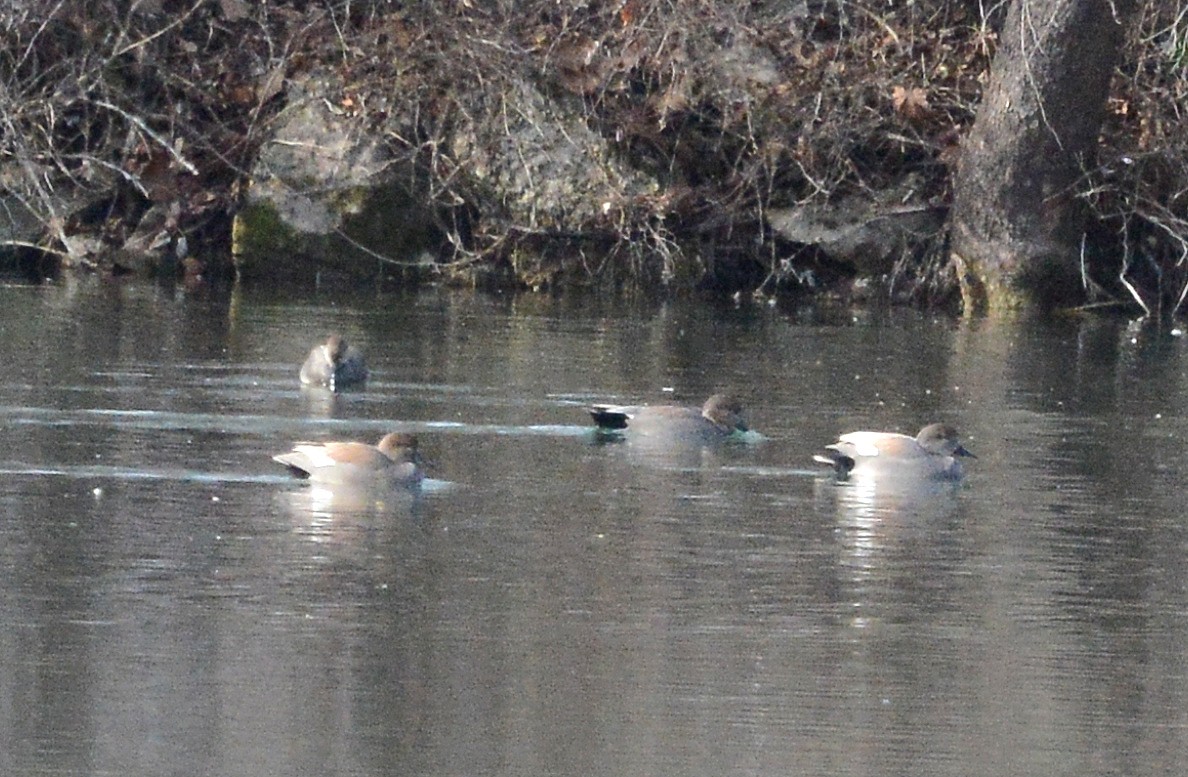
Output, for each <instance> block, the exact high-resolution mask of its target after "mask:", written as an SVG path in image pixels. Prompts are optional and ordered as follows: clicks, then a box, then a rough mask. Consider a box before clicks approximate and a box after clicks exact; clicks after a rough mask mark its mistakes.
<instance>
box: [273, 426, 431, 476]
mask: <svg viewBox="0 0 1188 777" xmlns="http://www.w3.org/2000/svg"><path fill="white" fill-rule="evenodd" d="M272 460H273V461H275V462H277V463H278V464H283V465H284V466H285V467H287V468H288V469H289V471H290V472H291V473H292V474H294V475H296V476H297V477H300V478H304V479H307V480H309V481H310V482H311V483H315V484H318V485H325V486H403V487H409V488H419V487H420V485H421V482H422V481H423V480H424V479H425V473H424V471H423V470H422V469H421V466H422V464H423V462H424V460H423V459H422V457H421V453H420V450H419V449H418V447H417V438H416V435H413V434H409V433H407V432H392V433H391V434H387V435H384V437H383V438H382V439H380V441H379V442H378V443H377V444H376V445H368V444H367V443H362V442H299V443H296V444H295V445H294V446H293V449H292V450H290V451H289V452H287V453H281V454H277V455H276V456H273V457H272Z"/></svg>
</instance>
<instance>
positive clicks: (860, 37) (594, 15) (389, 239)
mask: <svg viewBox="0 0 1188 777" xmlns="http://www.w3.org/2000/svg"><path fill="white" fill-rule="evenodd" d="M30 5H31V7H30V8H27V9H8V10H5V11H3V12H2V13H3V14H5V15H6V16H7V17H8V18H6V19H5V20H4V21H5V22H6V23H5V24H4V25H3V29H4V30H6V33H5V35H6V36H7V38H8V39H7V40H6V43H7V44H8V45H7V46H6V47H5V48H6V50H7V51H9V52H10V53H9V54H7V55H4V62H3V64H2V68H3V70H4V72H5V74H6V77H7V80H8V82H9V83H10V84H11V85H12V86H11V88H10V90H9V92H8V93H7V96H6V98H5V102H4V103H3V104H0V118H3V119H4V121H5V126H6V127H7V128H8V131H7V132H6V133H5V141H4V143H5V146H6V159H5V160H4V161H3V162H0V176H2V178H3V183H4V187H5V192H6V193H5V194H4V205H5V206H6V208H5V210H6V212H7V213H8V214H9V219H8V223H7V225H4V226H3V230H4V233H3V235H0V238H3V242H4V243H6V244H7V245H8V246H9V249H8V251H7V253H6V259H5V261H6V262H7V263H11V264H20V265H21V266H24V267H28V268H33V269H34V270H36V271H38V272H48V271H56V270H59V269H63V268H65V269H69V270H76V269H77V270H95V271H101V272H132V273H165V274H174V273H177V274H187V275H188V276H191V277H192V276H196V275H197V276H201V275H204V274H205V275H209V274H215V275H228V274H232V273H239V274H240V275H241V276H242V277H243V278H244V279H245V280H246V281H247V282H252V279H264V280H266V281H267V280H268V279H275V278H277V277H289V276H298V275H311V276H312V275H315V274H321V275H337V276H343V277H347V278H354V279H359V280H373V279H377V278H388V279H391V280H393V281H396V282H401V283H416V282H418V281H421V280H424V279H433V280H436V281H440V282H447V283H458V284H466V285H472V286H484V287H495V288H522V289H539V290H544V289H556V288H568V287H573V286H591V287H597V288H600V289H623V288H636V289H639V288H642V289H653V290H654V289H657V288H661V289H707V290H712V291H715V292H720V293H725V294H747V295H750V294H758V295H760V296H764V297H781V298H784V297H800V296H806V295H814V296H818V295H829V296H836V297H842V298H847V299H848V298H866V297H870V296H877V297H883V298H891V299H894V300H896V301H900V302H914V303H923V304H938V303H944V302H945V301H949V300H953V299H954V296H955V294H956V290H957V285H956V277H955V273H954V272H953V270H952V268H951V267H950V265H949V262H948V257H947V253H946V251H947V245H946V229H945V226H946V216H947V209H948V204H949V200H950V179H951V175H952V172H953V170H954V167H955V165H956V163H957V160H958V158H959V154H960V144H961V139H962V137H963V136H964V133H965V132H966V130H967V129H968V127H969V126H970V124H971V123H972V121H973V117H974V114H975V112H976V109H977V104H978V99H979V97H980V89H981V85H982V83H983V81H984V78H985V75H986V72H987V68H988V66H989V62H990V59H991V57H992V56H993V53H994V49H995V44H996V41H997V27H998V25H1000V24H1001V22H1002V18H1001V13H1002V11H1001V9H1000V10H998V11H993V12H988V13H987V14H985V15H983V14H982V13H981V12H980V11H979V10H978V9H979V6H978V5H977V4H961V3H952V2H941V1H940V0H935V1H929V2H923V3H915V4H910V5H908V6H905V7H903V8H899V9H896V10H892V11H888V10H886V9H885V8H883V7H882V6H881V5H878V6H875V5H871V6H870V7H863V6H856V5H852V4H851V5H845V6H839V5H837V4H832V3H828V4H826V3H821V4H817V3H807V4H800V5H796V6H794V7H791V8H789V7H786V5H785V4H765V3H757V4H748V5H747V6H746V7H745V8H738V7H736V4H733V3H727V2H711V3H701V4H690V5H688V6H684V5H682V6H677V7H675V8H674V7H672V6H670V5H668V4H661V3H659V2H648V1H647V0H638V1H635V0H626V1H625V2H618V3H608V4H605V5H603V4H588V5H581V6H572V7H568V6H567V7H563V6H558V5H557V4H556V3H548V2H543V0H541V2H530V3H526V4H519V5H518V6H517V8H516V13H515V14H514V15H512V14H510V13H509V14H507V15H504V14H503V13H502V12H500V11H499V10H498V9H479V8H476V7H473V6H472V4H469V3H445V4H431V5H426V6H420V5H418V6H415V7H399V8H394V7H389V6H388V5H386V4H374V5H373V4H359V3H334V2H328V3H321V4H311V3H301V2H292V3H270V4H267V5H255V4H248V3H244V2H238V1H237V0H223V1H222V2H218V3H196V4H194V5H192V6H187V7H184V8H183V7H179V8H177V9H174V8H172V7H171V6H169V4H168V3H162V2H155V3H141V4H137V5H136V6H135V7H134V8H132V9H125V10H119V9H110V8H100V7H97V6H96V7H94V8H92V7H90V6H88V7H87V8H85V9H73V10H69V11H67V10H64V9H63V8H62V7H60V6H53V5H51V4H48V3H45V4H43V3H33V4H30ZM43 6H44V7H43ZM1173 12H1174V9H1161V8H1152V9H1150V10H1148V11H1147V12H1146V13H1145V16H1144V18H1143V19H1142V23H1141V25H1140V27H1139V29H1137V30H1136V31H1134V34H1133V35H1132V38H1131V39H1132V44H1131V46H1130V48H1129V49H1128V51H1127V55H1126V57H1125V61H1124V64H1123V66H1122V67H1121V68H1120V69H1119V71H1118V73H1117V76H1116V78H1115V86H1114V90H1113V92H1114V97H1113V98H1112V100H1111V110H1110V115H1109V121H1108V122H1107V126H1106V128H1105V131H1104V133H1103V137H1102V149H1101V156H1100V160H1099V161H1100V163H1099V164H1098V165H1096V166H1094V167H1091V168H1087V169H1086V171H1085V176H1084V179H1083V181H1082V184H1081V187H1080V188H1081V192H1080V194H1081V197H1082V200H1083V201H1084V202H1085V204H1086V206H1087V207H1088V208H1089V209H1090V210H1091V211H1092V213H1093V217H1092V219H1091V222H1090V223H1091V228H1090V230H1089V231H1088V232H1087V234H1086V249H1085V253H1084V259H1085V262H1086V263H1087V265H1089V266H1090V269H1092V270H1094V273H1095V275H1096V276H1097V277H1100V278H1115V277H1117V278H1119V279H1120V280H1123V281H1125V283H1128V284H1131V285H1133V286H1135V287H1138V288H1140V289H1143V290H1146V289H1151V290H1153V292H1152V293H1151V294H1150V295H1149V298H1163V297H1165V296H1168V295H1172V296H1174V293H1175V291H1176V288H1178V287H1175V286H1173V285H1171V284H1169V282H1168V278H1170V277H1172V271H1173V270H1174V269H1175V268H1176V267H1178V261H1179V257H1180V256H1181V254H1182V250H1181V249H1182V246H1183V245H1188V212H1185V204H1184V203H1183V202H1182V200H1183V198H1182V197H1181V196H1179V194H1178V192H1181V191H1184V190H1186V189H1188V186H1186V185H1185V184H1188V172H1186V170H1185V164H1184V163H1185V160H1188V133H1185V132H1184V131H1183V130H1184V128H1183V127H1182V126H1181V120H1180V119H1179V118H1178V115H1180V114H1182V113H1183V112H1182V111H1180V106H1182V105H1183V103H1184V95H1183V94H1182V92H1183V86H1182V82H1183V79H1182V78H1181V75H1182V66H1183V55H1182V49H1183V47H1182V46H1180V45H1179V44H1178V43H1177V42H1178V41H1181V40H1182V39H1183V35H1182V34H1181V32H1180V30H1179V27H1178V26H1177V25H1178V22H1177V19H1176V18H1175V16H1174V13H1173ZM113 14H114V16H113ZM101 30H102V31H104V32H100V31H101ZM63 83H70V84H76V85H77V86H71V87H69V88H66V87H61V86H60V84H63ZM269 282H270V281H269ZM1164 286H1167V288H1164ZM1119 288H1120V286H1119ZM1123 293H1124V292H1123ZM1101 294H1102V295H1103V296H1106V297H1108V296H1109V295H1111V294H1117V289H1113V290H1111V289H1110V288H1102V289H1101ZM1123 301H1125V300H1124V298H1123Z"/></svg>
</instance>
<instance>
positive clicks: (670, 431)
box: [590, 394, 748, 443]
mask: <svg viewBox="0 0 1188 777" xmlns="http://www.w3.org/2000/svg"><path fill="white" fill-rule="evenodd" d="M590 415H591V416H592V417H593V418H594V425H595V426H596V427H597V428H598V431H600V432H608V433H614V434H618V433H621V432H624V431H627V432H630V433H631V434H632V435H640V436H645V437H657V438H663V439H671V440H673V441H678V440H680V441H687V442H697V443H712V442H716V441H721V440H726V439H729V438H731V437H733V436H736V435H739V434H745V433H746V432H747V431H748V428H747V423H746V420H745V419H744V418H743V408H742V403H741V402H739V401H738V400H737V399H735V398H734V397H732V396H730V395H728V394H714V395H713V396H712V397H710V398H709V399H707V400H706V401H705V404H704V405H702V406H701V407H700V408H697V407H686V406H682V405H643V406H639V407H626V406H614V405H594V406H593V407H591V408H590Z"/></svg>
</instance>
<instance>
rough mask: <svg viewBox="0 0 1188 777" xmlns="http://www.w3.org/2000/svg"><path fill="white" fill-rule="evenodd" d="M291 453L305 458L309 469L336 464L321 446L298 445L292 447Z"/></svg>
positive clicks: (312, 444)
mask: <svg viewBox="0 0 1188 777" xmlns="http://www.w3.org/2000/svg"><path fill="white" fill-rule="evenodd" d="M293 452H294V453H300V454H302V455H303V456H305V458H306V459H307V461H308V463H309V465H310V466H311V467H330V466H333V465H334V464H336V463H337V462H336V461H335V460H334V459H333V458H331V457H330V453H329V451H327V450H326V448H325V446H323V445H317V444H314V443H309V444H304V443H300V444H297V445H294V446H293Z"/></svg>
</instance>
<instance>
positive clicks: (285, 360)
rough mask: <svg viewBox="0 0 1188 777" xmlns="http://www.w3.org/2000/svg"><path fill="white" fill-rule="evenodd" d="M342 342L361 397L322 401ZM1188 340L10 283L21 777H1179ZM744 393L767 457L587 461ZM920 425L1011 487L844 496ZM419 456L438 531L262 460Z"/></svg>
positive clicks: (16, 737) (2, 422) (5, 327)
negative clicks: (322, 361)
mask: <svg viewBox="0 0 1188 777" xmlns="http://www.w3.org/2000/svg"><path fill="white" fill-rule="evenodd" d="M331 330H339V331H342V332H343V333H344V334H345V335H346V336H347V337H348V338H349V339H351V340H353V341H356V342H357V343H358V344H359V345H361V346H362V347H363V348H364V349H365V351H366V352H367V354H368V356H369V360H370V363H371V367H372V370H373V380H372V381H371V383H370V385H369V387H368V390H367V391H366V392H362V393H353V394H346V395H342V396H338V397H328V396H326V395H321V394H316V393H313V394H311V393H308V392H307V393H302V392H301V391H299V390H298V388H297V385H296V368H297V364H298V363H299V362H300V360H301V359H302V358H303V356H304V353H305V351H306V350H307V349H308V347H309V346H310V344H311V343H312V342H313V341H315V340H316V339H318V338H320V337H323V336H324V335H325V334H326V333H327V332H329V331H331ZM1186 349H1188V343H1186V338H1183V337H1180V336H1178V334H1175V333H1172V332H1169V331H1168V330H1167V329H1166V328H1164V329H1162V330H1161V329H1159V328H1158V327H1143V326H1138V325H1133V324H1128V323H1127V322H1125V321H1121V320H1103V319H1085V320H1073V319H1069V320H1061V321H1056V322H1048V323H1034V322H1031V323H1014V324H994V323H988V322H974V323H962V322H955V321H951V320H947V319H944V318H935V317H930V316H923V315H919V314H915V313H909V312H897V313H893V314H877V313H872V314H859V315H857V317H854V316H853V315H852V314H848V313H847V314H842V313H836V314H825V313H820V312H817V313H792V312H788V311H782V310H779V309H774V308H764V307H742V308H733V307H724V308H713V307H707V306H705V305H704V304H700V305H684V304H676V303H670V304H667V305H649V304H637V305H626V306H623V305H615V304H613V303H610V302H600V301H598V300H591V299H583V300H563V301H556V300H549V299H542V298H537V297H521V298H508V299H503V298H494V297H487V296H481V295H472V294H467V293H454V292H440V291H430V292H425V293H421V294H418V295H408V296H404V295H388V296H376V295H365V296H361V297H354V298H348V297H338V296H318V295H313V294H310V295H307V296H305V297H298V296H289V297H285V296H282V295H279V294H269V293H266V292H263V291H260V292H254V293H243V294H236V295H233V296H231V297H230V298H227V297H225V296H220V295H217V294H197V295H186V294H183V293H180V292H174V291H172V290H164V289H160V288H157V287H153V286H143V285H135V284H131V285H124V284H119V283H111V282H102V281H94V282H91V281H87V282H82V283H69V282H68V283H64V284H63V285H60V286H45V287H29V286H19V285H17V286H9V287H3V288H0V360H2V362H0V363H3V365H4V366H5V370H4V374H3V376H0V473H2V477H0V565H2V566H0V773H3V774H13V775H95V774H113V775H175V774H176V775H240V776H241V775H278V774H286V775H287V774H302V775H304V774H309V775H332V774H351V775H387V774H393V775H418V774H424V775H496V774H498V775H533V774H562V775H564V774H568V775H714V776H715V777H717V776H719V775H724V774H747V775H767V774H780V775H787V774H804V775H872V774H905V775H906V774H910V775H923V776H925V777H928V776H930V775H1020V774H1024V775H1030V774H1043V775H1087V774H1103V775H1105V774H1111V775H1112V774H1126V775H1146V774H1166V773H1178V772H1179V771H1180V770H1182V768H1183V766H1182V764H1183V763H1185V762H1186V761H1188V735H1186V732H1188V703H1186V701H1188V700H1186V698H1185V697H1186V695H1188V673H1186V672H1185V670H1184V656H1185V645H1186V644H1188V595H1186V594H1188V590H1186V589H1188V564H1186V563H1185V552H1186V550H1188V529H1186V528H1185V521H1184V515H1185V495H1186V493H1188V487H1186V486H1185V485H1184V483H1185V475H1186V474H1188V460H1186V458H1185V455H1184V454H1185V447H1186V441H1188V412H1186V411H1185V410H1184V408H1185V407H1188V386H1186V382H1185V366H1186V364H1188V359H1186V353H1185V351H1186ZM726 386H733V387H735V388H737V389H738V392H739V393H740V394H741V395H742V397H743V398H744V400H745V401H746V402H747V404H748V406H749V407H750V417H751V422H752V425H753V426H754V427H755V428H756V429H758V430H760V431H762V432H764V433H765V434H766V435H767V436H768V438H769V439H768V440H767V441H766V442H763V443H760V444H756V445H750V446H736V447H727V448H723V449H719V450H701V449H692V450H688V449H687V450H677V451H657V450H654V449H649V448H646V447H644V446H639V445H632V444H596V443H595V442H594V441H592V439H591V438H590V436H589V433H588V431H587V429H586V417H585V415H584V413H583V410H582V408H583V406H584V405H585V404H587V403H589V402H591V401H594V400H612V401H624V402H625V401H636V400H651V401H662V400H664V399H665V398H677V399H681V400H689V401H694V402H700V400H701V399H703V398H704V397H705V396H706V395H708V394H709V393H711V392H712V391H714V390H716V389H718V388H721V387H726ZM667 389H671V391H668V390H667ZM932 420H946V421H950V422H953V423H955V424H957V425H958V426H959V427H960V428H961V429H962V430H963V432H964V438H965V441H966V443H967V445H968V447H970V448H971V449H973V450H974V451H975V452H976V453H977V454H978V456H979V458H978V460H977V461H975V462H972V465H971V466H970V468H969V473H970V474H969V476H968V477H967V479H966V481H965V483H964V484H962V485H961V486H959V487H956V488H939V489H934V490H931V491H928V492H925V493H921V492H919V491H915V490H909V491H887V490H879V489H870V488H865V487H859V486H842V487H839V486H837V485H836V484H834V483H832V482H830V481H828V480H826V479H821V478H818V477H814V475H813V470H812V468H811V466H810V464H809V459H810V457H811V454H812V453H813V451H814V450H815V449H816V447H817V446H819V445H821V444H822V443H824V442H827V441H829V440H830V439H831V438H832V437H833V436H835V435H836V434H837V433H838V432H841V431H845V430H849V429H854V428H884V429H897V430H904V431H913V432H914V431H915V429H916V428H917V427H919V426H920V425H922V424H923V423H925V422H928V421H932ZM392 429H403V430H407V431H413V432H417V433H418V434H419V435H420V437H421V439H422V446H423V448H424V449H425V452H426V453H427V454H428V456H429V457H430V458H431V459H432V460H433V467H432V473H431V474H432V475H433V478H434V480H433V481H432V483H431V484H430V487H429V488H428V489H427V490H426V492H425V493H424V494H422V495H421V496H420V497H419V498H414V497H411V496H409V495H404V494H394V495H386V496H384V497H383V498H374V497H365V498H348V497H347V496H346V495H342V494H327V493H325V492H321V491H318V490H315V489H310V488H308V487H305V486H302V485H300V484H297V483H294V482H293V481H291V480H289V479H288V478H287V477H286V476H285V473H284V472H283V471H281V470H280V468H278V467H277V466H276V465H274V464H273V463H272V462H271V461H270V456H271V455H272V454H274V453H277V452H279V451H281V450H283V449H285V448H286V447H287V446H288V444H289V443H291V442H292V441H294V440H298V439H309V438H313V439H331V438H343V439H366V440H373V439H376V438H378V437H379V436H380V435H381V434H383V433H384V432H386V431H389V430H392Z"/></svg>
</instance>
